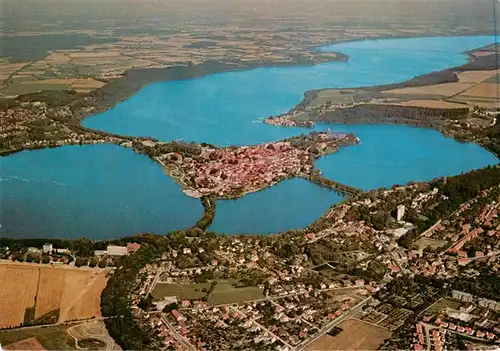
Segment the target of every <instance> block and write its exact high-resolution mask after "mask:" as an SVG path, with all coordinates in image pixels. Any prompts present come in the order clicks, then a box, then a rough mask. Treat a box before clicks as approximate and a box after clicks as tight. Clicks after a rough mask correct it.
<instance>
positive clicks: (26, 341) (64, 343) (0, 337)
mask: <svg viewBox="0 0 500 351" xmlns="http://www.w3.org/2000/svg"><path fill="white" fill-rule="evenodd" d="M66 329H67V326H63V325H60V326H50V327H39V328H29V329H12V330H6V331H0V344H2V347H3V348H4V349H5V350H76V347H75V342H74V339H73V338H72V337H71V336H69V334H68V333H67V332H66ZM39 346H42V348H39Z"/></svg>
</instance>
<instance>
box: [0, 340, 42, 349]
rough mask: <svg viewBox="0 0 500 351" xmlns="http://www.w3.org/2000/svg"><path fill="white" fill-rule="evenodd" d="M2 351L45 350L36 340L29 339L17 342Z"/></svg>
mask: <svg viewBox="0 0 500 351" xmlns="http://www.w3.org/2000/svg"><path fill="white" fill-rule="evenodd" d="M4 350H36V351H43V350H47V349H46V348H45V347H43V346H42V344H40V342H39V341H38V340H37V339H36V338H29V339H24V340H20V341H17V342H15V343H12V344H9V345H7V346H5V347H4Z"/></svg>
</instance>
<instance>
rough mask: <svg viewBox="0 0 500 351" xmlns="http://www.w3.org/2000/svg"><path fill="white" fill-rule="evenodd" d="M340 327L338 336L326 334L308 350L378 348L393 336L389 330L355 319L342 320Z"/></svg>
mask: <svg viewBox="0 0 500 351" xmlns="http://www.w3.org/2000/svg"><path fill="white" fill-rule="evenodd" d="M339 327H340V328H341V329H342V331H341V332H340V333H339V334H338V335H337V336H335V337H333V336H330V335H324V336H323V337H321V338H320V339H318V340H317V341H315V342H314V343H313V344H311V346H309V348H308V350H309V351H320V350H376V349H377V348H378V346H379V345H380V344H381V343H382V342H383V341H384V340H385V339H387V338H389V337H390V336H391V332H389V331H388V330H385V329H383V328H380V327H377V326H374V325H371V324H367V323H364V322H361V321H357V320H354V319H350V320H347V321H344V322H342V323H341V324H340V325H339Z"/></svg>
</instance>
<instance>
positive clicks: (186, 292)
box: [151, 283, 211, 300]
mask: <svg viewBox="0 0 500 351" xmlns="http://www.w3.org/2000/svg"><path fill="white" fill-rule="evenodd" d="M210 285H211V284H210V283H202V284H163V283H158V284H157V285H156V286H155V289H154V290H153V292H152V293H151V295H153V298H154V299H155V300H161V299H163V298H164V297H166V296H177V297H178V298H179V299H180V300H194V299H201V298H202V297H203V296H206V295H207V291H208V289H210ZM203 290H205V291H203Z"/></svg>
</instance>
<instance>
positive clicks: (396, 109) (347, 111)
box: [321, 104, 469, 125]
mask: <svg viewBox="0 0 500 351" xmlns="http://www.w3.org/2000/svg"><path fill="white" fill-rule="evenodd" d="M468 114H469V109H468V108H455V109H438V108H426V107H417V106H396V105H372V104H365V105H356V106H353V107H347V108H343V109H336V110H333V111H327V112H325V113H324V114H323V115H322V116H321V120H323V121H332V122H338V121H342V122H349V121H351V123H352V121H353V120H356V119H361V120H377V119H387V118H390V119H394V116H397V118H395V119H394V120H395V121H397V120H398V119H416V120H420V121H421V122H422V125H428V124H430V123H432V120H439V119H441V120H443V119H461V118H463V117H465V116H467V115H468Z"/></svg>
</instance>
